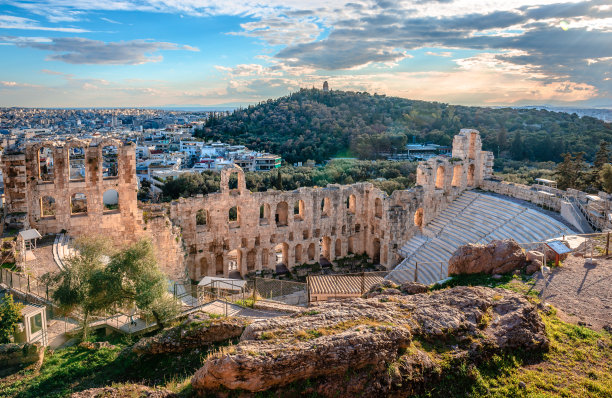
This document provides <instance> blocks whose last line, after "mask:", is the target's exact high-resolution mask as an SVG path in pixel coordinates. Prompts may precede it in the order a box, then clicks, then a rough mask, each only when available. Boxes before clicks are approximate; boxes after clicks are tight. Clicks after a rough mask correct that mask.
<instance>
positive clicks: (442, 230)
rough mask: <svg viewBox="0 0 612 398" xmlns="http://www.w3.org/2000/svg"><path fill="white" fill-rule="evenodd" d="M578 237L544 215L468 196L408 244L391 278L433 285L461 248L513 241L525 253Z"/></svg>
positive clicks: (501, 201)
mask: <svg viewBox="0 0 612 398" xmlns="http://www.w3.org/2000/svg"><path fill="white" fill-rule="evenodd" d="M573 233H574V232H573V231H572V230H570V229H569V228H568V227H566V226H565V225H563V224H562V223H561V222H559V221H557V220H555V219H554V218H552V217H549V216H547V215H546V214H544V213H540V212H538V211H536V210H533V209H531V208H528V207H526V206H522V205H520V204H518V203H515V202H511V201H509V200H505V199H502V198H499V197H496V196H492V195H487V194H482V193H476V192H473V191H466V192H464V193H463V194H462V195H461V196H460V197H459V198H457V199H456V200H455V201H454V202H453V203H452V204H451V205H450V206H449V207H448V208H447V209H446V210H444V211H443V212H442V213H441V214H439V215H438V217H436V218H435V219H434V220H432V221H431V222H430V223H429V224H428V225H426V226H425V227H424V228H423V234H422V235H417V236H415V237H413V238H412V239H410V240H409V241H407V242H406V243H405V244H404V245H403V246H402V249H401V251H400V253H401V254H402V255H403V256H405V258H404V260H403V261H402V262H401V263H400V264H399V265H398V266H397V267H396V268H395V269H394V270H393V271H392V272H391V273H390V274H389V276H388V277H387V278H388V279H391V280H393V281H395V282H399V283H401V282H405V281H411V280H414V278H415V275H416V277H417V280H418V281H419V282H422V283H426V284H431V283H434V282H436V281H439V280H441V279H444V278H445V277H446V274H447V267H448V260H449V259H450V257H451V256H452V254H453V253H454V252H455V250H457V248H458V247H459V246H462V245H465V244H467V243H481V244H485V243H489V242H491V241H492V240H495V239H514V240H515V241H517V242H518V243H520V244H521V245H522V246H523V247H526V248H530V247H532V246H535V245H536V244H535V243H534V242H543V241H545V240H548V239H550V238H553V237H558V236H561V235H570V234H573Z"/></svg>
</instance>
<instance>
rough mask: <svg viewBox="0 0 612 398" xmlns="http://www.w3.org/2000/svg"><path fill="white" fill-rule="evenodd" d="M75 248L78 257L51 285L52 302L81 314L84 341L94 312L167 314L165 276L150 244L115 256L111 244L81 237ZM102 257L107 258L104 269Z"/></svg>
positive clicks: (132, 246) (74, 257) (142, 243)
mask: <svg viewBox="0 0 612 398" xmlns="http://www.w3.org/2000/svg"><path fill="white" fill-rule="evenodd" d="M75 246H76V248H77V254H76V255H73V256H71V257H69V258H68V259H67V260H66V266H65V267H64V269H63V270H61V271H60V272H59V273H57V274H56V275H54V276H51V277H49V280H50V283H51V284H52V285H53V286H55V291H54V292H53V295H52V297H53V300H54V301H55V302H56V303H57V304H58V306H59V308H60V309H61V310H62V311H64V312H65V313H69V312H72V311H74V310H78V311H79V312H80V313H81V314H82V323H83V338H87V324H88V322H89V320H90V317H91V315H93V314H96V313H104V312H105V311H110V310H112V309H115V308H123V309H125V310H130V309H132V308H133V307H134V306H137V307H138V308H140V309H142V310H149V311H151V312H152V313H153V315H155V316H156V318H158V317H160V315H159V314H162V313H167V312H168V306H169V305H171V304H170V303H169V302H168V300H165V299H164V295H165V293H166V277H165V276H164V274H163V273H162V271H161V270H160V269H159V267H158V266H157V262H156V259H155V254H154V252H153V246H152V244H151V243H150V242H149V241H147V240H141V241H139V242H136V243H134V244H133V245H131V246H128V247H126V248H125V249H123V250H119V251H116V252H114V251H113V250H112V248H111V246H110V243H109V241H107V240H105V239H102V238H97V237H96V238H81V239H79V240H77V242H76V245H75ZM105 256H110V261H109V262H108V264H105V258H104V257H105ZM169 312H172V311H169ZM159 321H160V319H158V322H159Z"/></svg>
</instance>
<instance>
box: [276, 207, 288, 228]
mask: <svg viewBox="0 0 612 398" xmlns="http://www.w3.org/2000/svg"><path fill="white" fill-rule="evenodd" d="M287 213H289V205H288V204H287V202H280V203H279V204H277V205H276V214H275V215H274V218H275V220H276V226H277V227H283V226H285V225H288V217H287Z"/></svg>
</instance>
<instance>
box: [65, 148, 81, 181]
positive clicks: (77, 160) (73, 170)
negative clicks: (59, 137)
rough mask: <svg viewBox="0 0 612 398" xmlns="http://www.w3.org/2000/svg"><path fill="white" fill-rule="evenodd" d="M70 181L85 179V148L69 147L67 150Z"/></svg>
mask: <svg viewBox="0 0 612 398" xmlns="http://www.w3.org/2000/svg"><path fill="white" fill-rule="evenodd" d="M68 160H69V161H68V163H69V165H70V166H69V173H70V181H82V180H84V179H85V148H83V147H71V148H70V149H69V151H68Z"/></svg>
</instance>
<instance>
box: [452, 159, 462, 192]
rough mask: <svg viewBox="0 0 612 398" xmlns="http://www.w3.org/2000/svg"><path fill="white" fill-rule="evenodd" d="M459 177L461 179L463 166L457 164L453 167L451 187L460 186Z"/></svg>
mask: <svg viewBox="0 0 612 398" xmlns="http://www.w3.org/2000/svg"><path fill="white" fill-rule="evenodd" d="M461 177H463V165H460V164H457V165H455V167H453V181H452V182H451V185H452V186H453V187H459V186H461Z"/></svg>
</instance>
